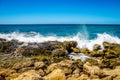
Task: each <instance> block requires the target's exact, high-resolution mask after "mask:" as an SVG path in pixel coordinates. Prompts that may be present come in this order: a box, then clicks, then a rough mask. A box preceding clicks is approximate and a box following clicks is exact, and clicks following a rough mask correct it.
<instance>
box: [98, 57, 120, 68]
mask: <svg viewBox="0 0 120 80" xmlns="http://www.w3.org/2000/svg"><path fill="white" fill-rule="evenodd" d="M99 66H100V67H101V68H112V69H113V68H115V67H116V66H120V59H119V58H113V59H102V60H100V62H99Z"/></svg>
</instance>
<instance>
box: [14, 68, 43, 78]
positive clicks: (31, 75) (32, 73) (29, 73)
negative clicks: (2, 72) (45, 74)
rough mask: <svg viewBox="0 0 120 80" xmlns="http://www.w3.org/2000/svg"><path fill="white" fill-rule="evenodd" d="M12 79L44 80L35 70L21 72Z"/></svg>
mask: <svg viewBox="0 0 120 80" xmlns="http://www.w3.org/2000/svg"><path fill="white" fill-rule="evenodd" d="M13 80H44V79H43V78H42V77H41V76H40V75H39V74H38V73H37V72H36V71H35V70H30V71H27V72H24V73H22V74H21V75H19V76H18V77H17V78H15V79H13Z"/></svg>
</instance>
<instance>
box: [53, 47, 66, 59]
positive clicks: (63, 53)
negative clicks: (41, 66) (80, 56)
mask: <svg viewBox="0 0 120 80" xmlns="http://www.w3.org/2000/svg"><path fill="white" fill-rule="evenodd" d="M67 54H68V52H67V51H66V50H65V49H57V50H54V51H53V52H52V56H56V57H60V56H62V57H66V56H67Z"/></svg>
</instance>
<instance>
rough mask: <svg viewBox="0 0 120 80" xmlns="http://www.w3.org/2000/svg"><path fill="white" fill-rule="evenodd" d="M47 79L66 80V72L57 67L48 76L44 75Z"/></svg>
mask: <svg viewBox="0 0 120 80" xmlns="http://www.w3.org/2000/svg"><path fill="white" fill-rule="evenodd" d="M44 79H45V80H66V77H65V73H64V72H63V71H62V70H61V69H55V70H53V71H52V72H51V73H49V74H48V75H47V76H44Z"/></svg>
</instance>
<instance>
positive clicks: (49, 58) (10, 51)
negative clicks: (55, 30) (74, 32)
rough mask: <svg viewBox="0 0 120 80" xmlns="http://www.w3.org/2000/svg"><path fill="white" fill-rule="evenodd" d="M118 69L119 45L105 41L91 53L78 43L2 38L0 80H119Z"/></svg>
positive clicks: (119, 59)
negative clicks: (27, 41) (35, 41)
mask: <svg viewBox="0 0 120 80" xmlns="http://www.w3.org/2000/svg"><path fill="white" fill-rule="evenodd" d="M84 54H85V56H84ZM70 55H72V56H71V57H70ZM76 56H77V58H76ZM74 58H75V59H74ZM83 59H84V60H83ZM119 66H120V44H115V43H108V42H104V43H103V46H100V45H98V44H95V45H94V47H93V50H89V49H88V48H81V49H79V48H78V47H77V42H75V41H64V42H59V41H47V42H43V43H24V42H19V41H17V40H11V41H7V40H5V39H0V80H119V79H120V74H119V72H120V71H119V70H120V67H119Z"/></svg>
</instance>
